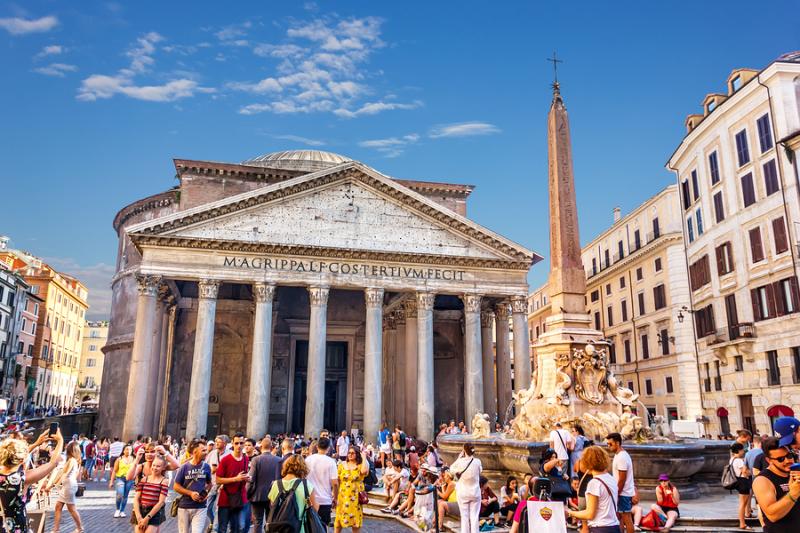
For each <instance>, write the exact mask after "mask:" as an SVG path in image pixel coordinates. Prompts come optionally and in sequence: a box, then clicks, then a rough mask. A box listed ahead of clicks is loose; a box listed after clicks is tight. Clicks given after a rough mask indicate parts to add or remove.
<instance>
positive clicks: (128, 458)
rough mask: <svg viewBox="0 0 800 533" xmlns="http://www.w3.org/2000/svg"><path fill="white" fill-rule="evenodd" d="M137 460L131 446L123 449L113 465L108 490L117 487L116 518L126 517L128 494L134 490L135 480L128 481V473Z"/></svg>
mask: <svg viewBox="0 0 800 533" xmlns="http://www.w3.org/2000/svg"><path fill="white" fill-rule="evenodd" d="M134 462H135V459H134V458H133V448H132V447H131V445H130V444H128V445H126V446H125V447H124V448H123V449H122V455H120V456H119V457H118V458H117V460H116V461H114V464H113V465H111V475H110V476H109V477H110V479H109V480H108V488H109V489H110V488H111V487H112V486H114V487H115V489H116V492H117V505H116V509H115V510H114V518H119V517H124V516H125V506H126V505H127V504H128V494H130V492H131V489H132V488H133V480H132V479H128V472H129V471H130V470H132V469H133V465H134Z"/></svg>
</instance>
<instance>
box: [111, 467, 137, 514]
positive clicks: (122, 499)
mask: <svg viewBox="0 0 800 533" xmlns="http://www.w3.org/2000/svg"><path fill="white" fill-rule="evenodd" d="M114 488H115V489H116V491H117V511H119V512H120V513H124V512H125V506H126V505H127V504H128V494H129V493H130V491H131V489H132V488H133V480H130V481H128V480H127V479H125V477H124V476H118V477H117V478H116V480H115V481H114Z"/></svg>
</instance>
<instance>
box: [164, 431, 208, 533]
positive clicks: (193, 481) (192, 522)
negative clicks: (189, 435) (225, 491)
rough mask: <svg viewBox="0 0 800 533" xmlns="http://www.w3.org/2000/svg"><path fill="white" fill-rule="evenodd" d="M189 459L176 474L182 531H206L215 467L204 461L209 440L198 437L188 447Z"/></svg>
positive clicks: (179, 523)
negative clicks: (207, 503) (209, 492)
mask: <svg viewBox="0 0 800 533" xmlns="http://www.w3.org/2000/svg"><path fill="white" fill-rule="evenodd" d="M187 452H188V453H189V460H188V461H186V462H185V463H183V465H181V467H180V468H179V469H178V473H177V474H176V475H175V483H174V485H173V488H174V489H175V492H177V493H178V494H180V495H181V499H180V500H178V531H179V533H203V531H205V527H206V498H207V497H208V491H209V489H210V488H211V481H212V477H211V467H210V466H208V463H205V462H203V459H205V457H206V443H205V442H203V441H201V440H198V439H195V440H193V441H191V442H190V443H189V446H188V447H187Z"/></svg>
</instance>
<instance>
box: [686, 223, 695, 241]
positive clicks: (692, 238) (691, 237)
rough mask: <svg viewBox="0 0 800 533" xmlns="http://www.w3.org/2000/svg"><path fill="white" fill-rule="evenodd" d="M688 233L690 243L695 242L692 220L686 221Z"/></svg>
mask: <svg viewBox="0 0 800 533" xmlns="http://www.w3.org/2000/svg"><path fill="white" fill-rule="evenodd" d="M686 232H687V233H688V234H689V242H694V226H692V219H691V218H687V219H686Z"/></svg>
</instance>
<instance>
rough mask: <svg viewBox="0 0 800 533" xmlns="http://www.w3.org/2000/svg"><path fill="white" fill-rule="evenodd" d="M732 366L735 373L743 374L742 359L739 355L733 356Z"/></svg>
mask: <svg viewBox="0 0 800 533" xmlns="http://www.w3.org/2000/svg"><path fill="white" fill-rule="evenodd" d="M733 366H734V369H736V371H737V372H744V357H743V356H741V355H734V356H733Z"/></svg>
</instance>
